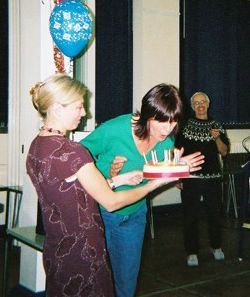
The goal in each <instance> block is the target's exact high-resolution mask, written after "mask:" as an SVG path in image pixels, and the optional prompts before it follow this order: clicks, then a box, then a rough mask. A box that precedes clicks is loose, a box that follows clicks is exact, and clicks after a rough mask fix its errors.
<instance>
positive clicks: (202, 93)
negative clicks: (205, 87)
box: [190, 92, 210, 106]
mask: <svg viewBox="0 0 250 297" xmlns="http://www.w3.org/2000/svg"><path fill="white" fill-rule="evenodd" d="M197 95H203V96H204V97H205V99H206V101H207V103H208V104H209V103H210V99H209V97H208V95H207V94H206V93H204V92H196V93H194V94H193V95H192V96H191V98H190V104H191V106H193V100H194V97H195V96H197Z"/></svg>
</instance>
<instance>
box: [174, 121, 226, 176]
mask: <svg viewBox="0 0 250 297" xmlns="http://www.w3.org/2000/svg"><path fill="white" fill-rule="evenodd" d="M211 128H216V129H219V131H220V137H221V140H222V141H223V142H224V143H225V144H227V145H228V144H229V140H228V138H227V136H226V134H225V130H224V129H223V127H222V125H221V124H220V123H218V122H217V121H215V120H213V119H211V118H209V119H208V120H200V119H195V118H191V119H189V120H188V121H187V123H186V124H185V125H184V127H183V129H182V130H181V132H180V134H179V135H178V136H177V138H176V141H175V146H176V147H178V148H180V147H184V155H188V154H191V153H194V152H198V151H200V152H201V153H202V154H203V155H204V156H205V163H203V164H202V165H201V166H202V169H201V170H199V171H197V172H194V173H192V174H194V175H198V176H199V177H201V178H219V177H221V166H220V160H219V153H218V150H217V146H216V143H215V140H214V138H213V137H212V136H211V134H210V129H211Z"/></svg>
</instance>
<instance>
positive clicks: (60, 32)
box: [50, 0, 93, 58]
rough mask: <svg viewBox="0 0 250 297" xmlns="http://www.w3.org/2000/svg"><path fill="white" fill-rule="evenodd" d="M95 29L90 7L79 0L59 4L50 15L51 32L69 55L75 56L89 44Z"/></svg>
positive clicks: (60, 48)
mask: <svg viewBox="0 0 250 297" xmlns="http://www.w3.org/2000/svg"><path fill="white" fill-rule="evenodd" d="M92 29H93V22H92V18H91V14H90V11H89V8H88V7H87V6H85V5H84V4H83V3H82V2H81V1H78V0H66V1H63V2H61V3H59V4H57V5H56V6H55V7H54V9H53V11H52V13H51V15H50V34H51V36H52V38H53V40H54V42H55V44H56V46H57V47H58V48H59V50H60V51H61V52H62V53H63V54H64V55H65V56H67V57H70V58H73V57H76V56H77V55H79V54H80V52H81V51H82V50H83V49H84V48H85V46H86V45H87V44H88V42H89V40H90V38H91V34H92Z"/></svg>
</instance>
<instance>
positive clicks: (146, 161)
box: [142, 152, 148, 164]
mask: <svg viewBox="0 0 250 297" xmlns="http://www.w3.org/2000/svg"><path fill="white" fill-rule="evenodd" d="M142 154H143V158H144V160H145V163H146V164H148V160H147V158H146V155H145V153H144V152H143V153H142Z"/></svg>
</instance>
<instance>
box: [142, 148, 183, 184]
mask: <svg viewBox="0 0 250 297" xmlns="http://www.w3.org/2000/svg"><path fill="white" fill-rule="evenodd" d="M151 155H152V161H149V162H148V161H147V159H146V156H145V154H144V159H145V165H144V167H143V177H144V178H147V179H152V178H161V177H188V176H189V166H188V165H187V163H186V162H184V161H182V160H181V159H180V155H181V153H180V150H178V149H174V150H164V161H160V162H158V159H157V154H156V151H152V152H151Z"/></svg>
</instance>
